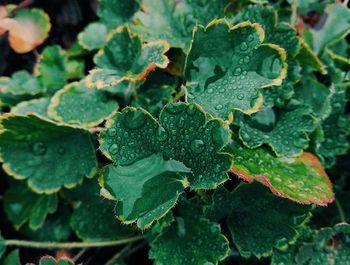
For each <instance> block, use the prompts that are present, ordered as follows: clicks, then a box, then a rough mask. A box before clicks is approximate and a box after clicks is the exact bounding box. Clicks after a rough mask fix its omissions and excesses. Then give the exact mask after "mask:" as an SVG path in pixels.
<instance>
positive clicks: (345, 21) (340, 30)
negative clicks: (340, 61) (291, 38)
mask: <svg viewBox="0 0 350 265" xmlns="http://www.w3.org/2000/svg"><path fill="white" fill-rule="evenodd" d="M325 14H326V21H325V22H324V24H323V25H320V27H321V28H320V29H309V31H310V33H311V35H312V45H311V46H312V48H313V50H314V51H315V52H316V54H319V53H321V52H322V51H323V49H324V48H325V47H327V46H328V45H330V44H333V43H335V42H337V41H339V40H340V39H342V38H344V37H345V36H346V35H347V34H348V33H349V31H350V10H349V8H348V7H346V6H345V5H342V4H332V5H328V6H327V8H326V10H325Z"/></svg>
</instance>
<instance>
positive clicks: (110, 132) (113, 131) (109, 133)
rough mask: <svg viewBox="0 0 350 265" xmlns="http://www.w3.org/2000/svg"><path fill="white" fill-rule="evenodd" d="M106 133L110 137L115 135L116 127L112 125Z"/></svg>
mask: <svg viewBox="0 0 350 265" xmlns="http://www.w3.org/2000/svg"><path fill="white" fill-rule="evenodd" d="M107 133H108V135H109V136H111V137H113V136H116V135H117V129H116V128H114V127H111V128H109V129H108V131H107Z"/></svg>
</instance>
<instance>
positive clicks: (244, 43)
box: [240, 41, 248, 51]
mask: <svg viewBox="0 0 350 265" xmlns="http://www.w3.org/2000/svg"><path fill="white" fill-rule="evenodd" d="M240 48H241V51H246V50H247V49H248V44H247V43H246V42H245V41H243V42H242V43H241V45H240Z"/></svg>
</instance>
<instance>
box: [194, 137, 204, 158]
mask: <svg viewBox="0 0 350 265" xmlns="http://www.w3.org/2000/svg"><path fill="white" fill-rule="evenodd" d="M204 146H205V145H204V142H203V141H202V140H198V139H195V140H193V141H192V142H191V150H192V151H193V152H195V153H196V154H199V153H201V152H203V150H204Z"/></svg>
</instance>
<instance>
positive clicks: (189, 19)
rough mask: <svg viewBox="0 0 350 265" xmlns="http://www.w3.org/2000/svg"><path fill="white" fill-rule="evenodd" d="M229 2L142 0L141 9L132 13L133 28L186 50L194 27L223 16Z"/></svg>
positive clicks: (150, 38)
mask: <svg viewBox="0 0 350 265" xmlns="http://www.w3.org/2000/svg"><path fill="white" fill-rule="evenodd" d="M228 4H229V1H227V0H216V1H212V2H211V3H210V5H208V4H206V2H203V1H201V0H195V1H192V0H184V1H181V3H180V2H178V1H176V0H167V1H163V0H162V1H158V0H143V1H142V6H143V9H142V10H141V11H139V12H137V13H136V14H135V15H134V20H135V23H134V24H133V25H132V29H133V30H135V31H136V32H139V33H140V34H141V35H142V37H144V38H145V39H147V40H152V41H154V40H159V39H162V40H166V41H167V42H168V43H169V44H170V46H171V47H176V48H182V49H184V50H185V52H186V53H187V51H188V49H189V47H190V43H191V36H192V29H193V27H194V26H195V25H196V24H197V23H202V24H207V23H209V22H210V21H212V20H213V19H215V18H218V17H223V16H224V9H225V7H226V6H227V5H228Z"/></svg>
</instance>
